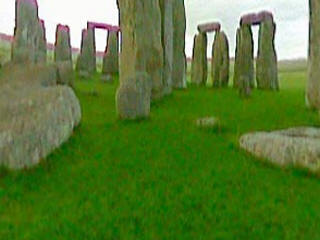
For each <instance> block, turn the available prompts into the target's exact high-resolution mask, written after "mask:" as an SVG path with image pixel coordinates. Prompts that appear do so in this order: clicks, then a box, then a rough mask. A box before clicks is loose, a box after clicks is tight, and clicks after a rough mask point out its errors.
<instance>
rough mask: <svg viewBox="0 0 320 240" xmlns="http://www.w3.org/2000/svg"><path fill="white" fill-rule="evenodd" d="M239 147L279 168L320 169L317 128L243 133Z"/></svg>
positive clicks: (319, 134) (319, 132) (319, 136)
mask: <svg viewBox="0 0 320 240" xmlns="http://www.w3.org/2000/svg"><path fill="white" fill-rule="evenodd" d="M240 146H241V148H243V149H245V150H246V151H248V152H250V153H252V154H253V155H255V156H256V157H258V158H263V159H266V160H268V161H270V162H272V163H274V164H277V165H280V166H295V167H304V168H307V169H309V170H311V171H318V170H319V169H320V129H318V128H311V127H300V128H291V129H287V130H281V131H275V132H269V133H268V132H257V133H250V134H246V135H244V136H243V137H241V139H240Z"/></svg>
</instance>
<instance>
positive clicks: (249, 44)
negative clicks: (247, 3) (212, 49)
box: [237, 24, 254, 92]
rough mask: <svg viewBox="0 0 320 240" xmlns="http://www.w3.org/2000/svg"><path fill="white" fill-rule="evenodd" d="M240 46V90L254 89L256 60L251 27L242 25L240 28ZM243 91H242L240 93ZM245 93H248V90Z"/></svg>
mask: <svg viewBox="0 0 320 240" xmlns="http://www.w3.org/2000/svg"><path fill="white" fill-rule="evenodd" d="M239 42H240V46H239V49H238V50H239V53H238V58H239V59H237V61H238V64H239V65H238V67H239V68H238V74H239V75H238V76H239V86H240V88H246V89H247V88H249V87H250V88H253V87H254V58H253V39H252V31H251V26H250V25H248V24H245V25H242V26H241V28H240V41H239ZM241 91H242V90H241V89H240V92H241ZM245 92H248V90H246V91H245Z"/></svg>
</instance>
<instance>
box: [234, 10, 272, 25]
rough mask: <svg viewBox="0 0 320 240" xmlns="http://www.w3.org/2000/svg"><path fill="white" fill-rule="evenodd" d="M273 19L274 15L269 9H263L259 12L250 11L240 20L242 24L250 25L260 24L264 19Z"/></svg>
mask: <svg viewBox="0 0 320 240" xmlns="http://www.w3.org/2000/svg"><path fill="white" fill-rule="evenodd" d="M267 20H271V21H273V15H272V13H271V12H268V11H261V12H259V13H250V14H246V15H243V16H242V17H241V20H240V25H243V24H249V25H259V24H261V23H262V22H264V21H267Z"/></svg>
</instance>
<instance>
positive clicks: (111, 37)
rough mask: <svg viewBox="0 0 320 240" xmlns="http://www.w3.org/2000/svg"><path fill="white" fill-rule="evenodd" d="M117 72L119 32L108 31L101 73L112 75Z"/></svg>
mask: <svg viewBox="0 0 320 240" xmlns="http://www.w3.org/2000/svg"><path fill="white" fill-rule="evenodd" d="M118 73H119V32H118V31H109V33H108V40H107V47H106V51H105V54H104V57H103V64H102V74H103V75H107V76H110V77H111V76H113V75H115V74H118Z"/></svg>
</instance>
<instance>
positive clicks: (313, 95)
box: [306, 0, 320, 110]
mask: <svg viewBox="0 0 320 240" xmlns="http://www.w3.org/2000/svg"><path fill="white" fill-rule="evenodd" d="M309 4H310V6H309V9H310V10H309V11H310V13H309V14H310V23H309V63H308V83H307V90H306V102H307V106H308V107H310V108H312V109H318V110H319V109H320V47H319V46H320V26H319V23H320V2H319V0H310V1H309Z"/></svg>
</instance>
